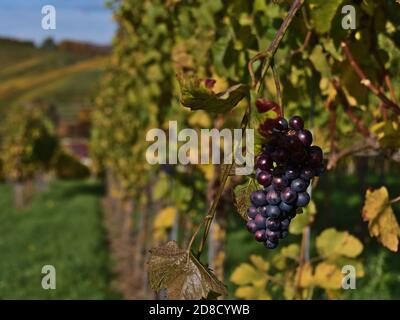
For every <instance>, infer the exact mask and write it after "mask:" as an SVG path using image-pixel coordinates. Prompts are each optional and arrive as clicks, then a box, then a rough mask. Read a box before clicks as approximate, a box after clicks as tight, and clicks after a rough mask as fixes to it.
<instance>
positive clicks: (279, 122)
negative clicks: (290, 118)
mask: <svg viewBox="0 0 400 320" xmlns="http://www.w3.org/2000/svg"><path fill="white" fill-rule="evenodd" d="M275 130H276V131H278V132H285V131H287V130H288V122H287V120H286V119H285V118H282V117H279V118H278V119H276V127H275Z"/></svg>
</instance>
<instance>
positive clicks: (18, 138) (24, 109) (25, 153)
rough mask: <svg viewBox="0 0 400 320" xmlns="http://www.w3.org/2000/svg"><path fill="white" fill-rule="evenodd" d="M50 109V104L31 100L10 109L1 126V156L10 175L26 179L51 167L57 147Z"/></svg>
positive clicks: (17, 178) (13, 177) (15, 178)
mask: <svg viewBox="0 0 400 320" xmlns="http://www.w3.org/2000/svg"><path fill="white" fill-rule="evenodd" d="M51 110H52V107H51V106H49V105H41V104H37V103H31V104H26V105H24V106H18V107H15V108H14V109H13V110H12V111H11V112H9V113H8V115H7V118H6V120H5V123H4V126H3V127H2V134H1V135H2V136H3V140H2V144H1V148H2V155H1V157H2V160H3V163H4V171H5V172H6V174H7V176H8V178H9V179H12V180H14V181H18V180H24V179H26V178H29V177H31V176H32V175H33V174H34V173H35V171H37V170H39V169H42V170H47V169H49V168H50V164H51V160H52V158H53V156H54V154H55V152H56V150H57V148H58V138H57V136H56V133H55V128H54V123H53V122H52V118H51Z"/></svg>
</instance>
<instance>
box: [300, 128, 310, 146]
mask: <svg viewBox="0 0 400 320" xmlns="http://www.w3.org/2000/svg"><path fill="white" fill-rule="evenodd" d="M297 138H299V140H300V141H301V143H302V144H303V145H305V146H306V147H309V146H311V144H312V142H313V137H312V134H311V132H310V131H308V130H305V129H304V130H299V131H298V132H297Z"/></svg>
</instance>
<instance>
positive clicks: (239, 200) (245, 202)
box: [233, 178, 258, 221]
mask: <svg viewBox="0 0 400 320" xmlns="http://www.w3.org/2000/svg"><path fill="white" fill-rule="evenodd" d="M246 179H247V181H246V182H245V183H243V184H240V185H237V186H236V187H235V188H234V189H233V194H234V203H235V207H236V210H237V211H238V213H239V214H240V216H241V217H242V219H244V220H245V221H247V220H249V217H248V216H247V209H248V208H249V207H250V205H251V203H250V194H251V193H252V192H253V191H256V190H257V189H258V188H257V182H256V181H255V180H254V179H253V178H246Z"/></svg>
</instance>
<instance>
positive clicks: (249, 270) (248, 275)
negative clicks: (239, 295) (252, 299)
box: [230, 263, 267, 285]
mask: <svg viewBox="0 0 400 320" xmlns="http://www.w3.org/2000/svg"><path fill="white" fill-rule="evenodd" d="M230 280H231V281H232V282H233V283H234V284H237V285H246V284H251V283H259V282H260V281H264V283H265V282H266V280H267V275H266V274H265V272H263V271H260V270H257V269H256V268H254V267H253V266H252V265H250V264H248V263H242V264H240V265H239V266H238V267H237V268H236V269H235V270H234V271H233V273H232V275H231V278H230Z"/></svg>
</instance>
